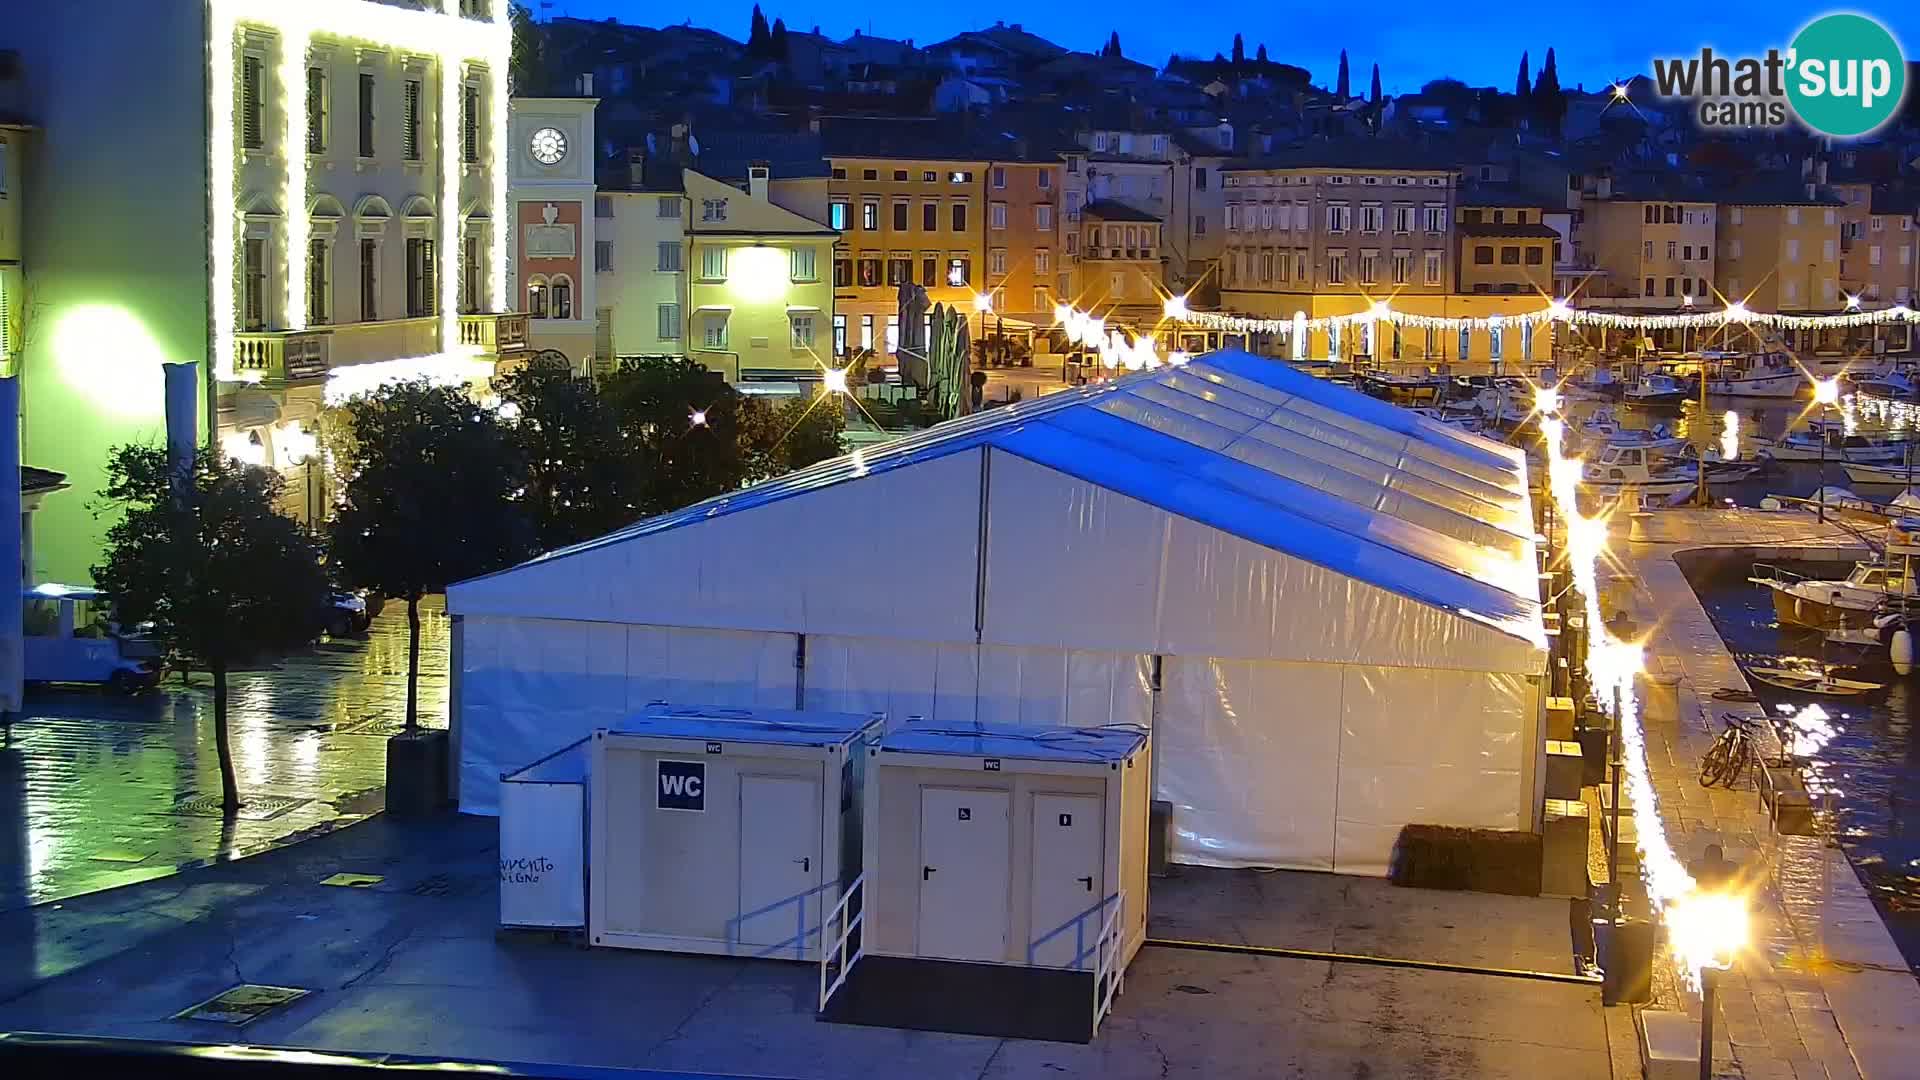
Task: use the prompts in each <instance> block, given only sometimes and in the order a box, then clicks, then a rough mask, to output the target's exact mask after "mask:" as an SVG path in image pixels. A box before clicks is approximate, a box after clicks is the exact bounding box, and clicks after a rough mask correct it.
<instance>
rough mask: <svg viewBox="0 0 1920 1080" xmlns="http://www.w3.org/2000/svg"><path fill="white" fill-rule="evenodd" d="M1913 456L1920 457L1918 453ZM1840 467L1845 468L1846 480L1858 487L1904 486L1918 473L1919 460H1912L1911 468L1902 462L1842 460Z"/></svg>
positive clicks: (1919, 471) (1919, 472)
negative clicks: (1885, 463) (1884, 463)
mask: <svg viewBox="0 0 1920 1080" xmlns="http://www.w3.org/2000/svg"><path fill="white" fill-rule="evenodd" d="M1915 456H1916V457H1920V453H1916V455H1915ZM1895 460H1899V459H1897V458H1896V459H1895ZM1841 468H1843V469H1845V470H1846V473H1847V482H1848V483H1850V484H1854V485H1855V486H1858V487H1897V488H1906V487H1908V486H1909V485H1911V484H1912V482H1913V478H1914V476H1915V475H1916V474H1920V460H1917V461H1915V462H1914V467H1913V468H1912V469H1909V468H1907V466H1906V464H1905V463H1904V462H1902V463H1901V464H1899V465H1868V464H1865V463H1863V462H1853V461H1848V462H1844V463H1843V464H1842V465H1841Z"/></svg>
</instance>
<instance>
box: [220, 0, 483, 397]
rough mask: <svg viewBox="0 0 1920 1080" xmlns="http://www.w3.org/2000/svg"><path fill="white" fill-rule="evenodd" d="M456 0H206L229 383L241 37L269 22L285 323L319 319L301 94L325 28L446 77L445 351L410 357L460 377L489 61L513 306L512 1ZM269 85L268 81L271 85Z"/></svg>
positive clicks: (224, 367)
mask: <svg viewBox="0 0 1920 1080" xmlns="http://www.w3.org/2000/svg"><path fill="white" fill-rule="evenodd" d="M450 2H451V0H436V4H435V9H434V10H424V11H423V10H419V9H416V8H403V7H396V6H393V5H390V4H382V3H375V2H372V0H298V2H290V0H207V34H208V50H207V51H208V64H207V104H208V111H209V117H210V128H209V131H208V137H207V164H208V187H209V194H210V196H211V205H212V206H213V208H214V209H213V213H212V214H211V215H210V218H211V220H209V222H208V255H209V263H210V279H211V280H210V281H209V283H208V284H209V293H210V299H211V302H212V309H213V334H212V337H213V343H212V344H213V370H214V375H215V377H216V378H217V379H219V380H221V381H224V382H233V381H240V380H241V376H240V375H239V373H237V372H236V371H235V369H234V339H235V335H236V334H237V333H238V330H239V321H240V313H239V310H238V309H239V295H238V289H237V288H236V285H235V280H234V279H235V277H236V273H237V267H238V264H239V245H240V240H241V238H242V237H241V232H240V229H239V228H238V222H237V220H236V219H237V216H238V214H237V211H238V205H237V198H236V191H237V188H238V173H239V170H240V166H241V164H242V157H243V154H242V148H241V146H240V139H239V138H238V129H237V127H236V121H237V118H236V117H235V115H234V96H235V92H234V87H235V85H236V84H235V80H234V71H235V65H234V51H235V49H236V48H237V44H236V42H235V40H234V37H235V34H236V33H237V32H238V31H239V30H240V28H241V27H242V26H253V27H259V28H261V29H264V30H269V31H272V32H274V33H276V34H278V35H280V39H281V40H280V62H279V64H277V65H276V66H275V67H274V68H273V69H272V70H273V71H274V73H275V76H274V77H275V79H276V81H277V82H278V83H279V87H278V89H279V92H280V100H281V102H282V104H283V108H284V110H285V112H286V116H285V117H284V118H283V120H284V123H283V131H282V136H281V137H282V138H283V139H284V140H285V142H284V145H283V146H282V153H281V155H280V156H281V157H282V158H283V159H284V165H285V173H284V177H283V180H282V184H281V192H280V196H281V197H280V207H281V214H282V219H283V223H284V228H285V233H284V235H285V246H286V257H287V282H286V311H285V314H284V317H283V318H282V320H281V321H282V323H283V325H284V327H285V328H286V329H289V330H302V329H305V328H306V326H307V323H308V319H307V310H306V296H305V292H304V290H305V286H306V278H307V259H308V251H307V239H308V235H309V223H308V211H307V191H306V188H307V158H306V154H307V144H306V140H307V113H306V109H305V107H304V105H303V104H301V103H298V102H297V100H296V97H295V95H296V92H297V91H298V90H300V89H302V88H304V85H305V81H304V75H305V71H306V65H307V49H308V45H309V44H310V42H311V40H312V38H313V37H314V36H315V35H319V34H324V35H326V36H329V37H337V38H340V39H342V40H346V41H356V42H361V43H364V44H367V45H370V46H375V47H379V48H389V49H404V50H406V51H408V52H413V53H418V54H420V55H423V56H431V57H434V58H435V59H436V60H437V62H438V64H439V72H440V85H441V94H440V102H441V106H440V131H439V139H440V200H441V204H440V207H439V213H440V230H439V234H438V235H439V246H440V248H441V251H440V254H439V257H438V259H437V260H436V261H437V262H438V263H439V265H438V266H436V268H435V269H436V270H437V271H438V272H439V274H440V283H439V284H440V290H439V301H440V334H441V341H440V347H441V349H442V352H441V353H439V354H435V355H434V356H426V357H409V358H405V359H404V360H403V361H399V363H403V364H412V365H421V364H428V363H431V362H433V361H435V360H436V359H441V360H443V362H444V363H443V366H444V367H445V368H446V370H447V373H448V375H449V377H451V376H452V375H453V374H455V373H457V372H458V371H459V370H460V369H461V368H462V365H463V362H464V361H466V360H467V359H469V356H470V354H471V353H472V352H473V350H471V349H463V348H462V347H461V346H460V344H459V341H460V336H459V331H460V326H459V296H460V286H461V281H460V275H461V274H463V273H464V272H465V269H466V267H465V259H463V258H462V257H461V253H460V252H459V250H458V249H459V237H460V225H461V220H460V211H461V206H460V198H459V192H460V179H461V175H462V167H463V165H464V163H465V157H464V154H463V153H462V146H463V140H462V138H461V134H462V133H461V131H460V93H461V88H462V82H461V65H462V62H464V61H476V62H481V63H485V64H486V65H487V68H488V74H489V78H490V81H491V84H492V85H491V87H490V90H491V93H490V94H489V97H490V98H491V107H490V109H489V111H488V120H489V123H490V125H491V128H492V137H491V142H492V148H493V154H492V163H493V176H492V178H491V190H490V191H489V196H490V198H489V200H488V204H489V207H490V209H491V213H492V218H493V221H492V224H493V230H492V236H491V237H490V238H489V240H490V251H489V255H488V286H489V292H490V293H491V296H492V300H493V304H494V306H495V307H496V308H498V309H500V310H505V309H506V308H507V306H508V305H507V287H506V280H507V248H506V242H507V228H508V226H507V222H506V212H507V180H506V156H507V148H506V142H507V140H506V126H507V108H508V106H507V100H506V99H507V66H508V63H509V61H510V58H511V54H512V48H513V29H512V25H511V23H510V22H509V17H508V14H507V11H506V7H507V4H506V0H494V3H493V8H494V11H493V16H492V18H491V19H488V20H480V19H473V18H468V17H466V16H464V15H460V14H457V13H454V12H452V11H448V10H447V7H448V5H449V3H450ZM262 89H263V90H264V89H265V88H262Z"/></svg>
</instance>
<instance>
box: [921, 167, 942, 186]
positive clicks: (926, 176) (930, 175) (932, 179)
mask: <svg viewBox="0 0 1920 1080" xmlns="http://www.w3.org/2000/svg"><path fill="white" fill-rule="evenodd" d="M939 180H940V174H939V173H936V172H934V171H933V170H932V169H928V170H927V171H925V172H923V173H921V174H920V182H921V183H923V184H933V183H938V182H939Z"/></svg>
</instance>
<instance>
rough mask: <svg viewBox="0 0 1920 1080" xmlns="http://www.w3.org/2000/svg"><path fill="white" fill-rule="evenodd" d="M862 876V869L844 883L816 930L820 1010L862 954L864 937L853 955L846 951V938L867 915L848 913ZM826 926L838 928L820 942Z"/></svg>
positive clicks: (862, 878) (822, 1010)
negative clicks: (828, 939)
mask: <svg viewBox="0 0 1920 1080" xmlns="http://www.w3.org/2000/svg"><path fill="white" fill-rule="evenodd" d="M866 880H867V875H866V874H864V873H863V874H861V875H860V876H859V877H857V878H854V879H853V884H851V885H849V886H847V891H846V893H844V894H843V895H842V896H841V897H840V902H839V903H837V904H835V905H833V910H832V911H831V912H828V914H827V917H826V918H825V919H823V920H822V921H821V923H820V932H821V934H822V936H823V944H822V946H821V949H820V1011H821V1012H825V1011H826V1010H827V1002H828V1001H830V1000H832V998H833V995H834V994H835V993H836V992H837V991H838V990H839V989H840V988H841V987H842V986H845V985H846V982H847V973H848V972H849V971H852V970H853V965H855V964H857V963H859V962H860V958H861V957H862V956H865V955H866V943H865V941H864V940H863V941H862V942H861V943H860V944H858V945H855V946H854V947H853V955H852V956H851V957H849V956H848V955H847V943H848V941H850V940H851V939H852V938H853V933H854V931H856V930H858V929H859V928H860V926H861V924H862V923H864V922H865V921H866V918H867V913H866V911H865V910H861V911H857V912H852V913H851V914H849V912H850V911H851V910H852V909H851V905H852V903H853V900H854V898H855V897H857V896H859V895H860V887H861V886H862V885H863V884H865V883H866ZM830 926H832V927H838V929H837V930H836V931H835V932H834V935H833V943H832V944H831V945H828V944H825V943H824V935H825V934H826V931H827V928H828V927H830ZM836 961H837V963H836ZM829 969H831V970H832V972H833V974H832V975H831V977H829V975H828V971H829Z"/></svg>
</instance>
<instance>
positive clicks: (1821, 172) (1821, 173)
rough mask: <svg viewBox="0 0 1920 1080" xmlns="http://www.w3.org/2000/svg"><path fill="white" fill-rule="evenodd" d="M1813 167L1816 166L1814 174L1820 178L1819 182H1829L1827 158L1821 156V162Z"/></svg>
mask: <svg viewBox="0 0 1920 1080" xmlns="http://www.w3.org/2000/svg"><path fill="white" fill-rule="evenodd" d="M1813 168H1814V176H1815V177H1816V178H1817V179H1818V180H1819V182H1820V183H1822V184H1824V183H1826V182H1827V159H1826V158H1821V159H1820V163H1819V164H1818V165H1815V166H1814V167H1813Z"/></svg>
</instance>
